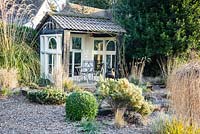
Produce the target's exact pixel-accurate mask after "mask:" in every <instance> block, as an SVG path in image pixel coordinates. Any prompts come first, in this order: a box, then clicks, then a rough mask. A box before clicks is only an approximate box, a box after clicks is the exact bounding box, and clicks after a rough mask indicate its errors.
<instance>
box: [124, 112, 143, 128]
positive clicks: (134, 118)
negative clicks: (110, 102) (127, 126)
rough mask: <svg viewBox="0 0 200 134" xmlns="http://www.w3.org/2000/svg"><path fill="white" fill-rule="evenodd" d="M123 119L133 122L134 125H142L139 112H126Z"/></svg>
mask: <svg viewBox="0 0 200 134" xmlns="http://www.w3.org/2000/svg"><path fill="white" fill-rule="evenodd" d="M126 114H127V113H126ZM125 119H126V121H127V122H128V123H131V124H135V125H136V126H144V122H143V117H142V115H141V114H139V113H136V112H132V111H131V112H128V115H126V118H125Z"/></svg>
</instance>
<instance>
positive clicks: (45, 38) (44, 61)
mask: <svg viewBox="0 0 200 134" xmlns="http://www.w3.org/2000/svg"><path fill="white" fill-rule="evenodd" d="M52 38H54V39H55V40H56V42H57V43H56V49H49V41H50V40H51V39H52ZM49 54H52V55H56V61H55V65H54V68H55V69H59V68H61V67H62V34H44V35H40V65H41V72H40V73H41V76H42V77H44V78H47V79H50V80H52V81H53V70H52V74H49ZM52 60H53V59H52ZM52 63H54V61H53V62H52Z"/></svg>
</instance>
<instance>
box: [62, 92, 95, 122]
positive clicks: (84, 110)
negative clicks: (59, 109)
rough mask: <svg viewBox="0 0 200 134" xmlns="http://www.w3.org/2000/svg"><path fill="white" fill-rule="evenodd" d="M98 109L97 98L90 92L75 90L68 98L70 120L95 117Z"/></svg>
mask: <svg viewBox="0 0 200 134" xmlns="http://www.w3.org/2000/svg"><path fill="white" fill-rule="evenodd" d="M97 111H98V103H97V100H96V98H95V96H94V95H93V94H92V93H90V92H87V91H82V92H81V91H79V92H73V93H71V94H70V95H69V96H68V97H67V99H66V118H67V119H69V120H73V121H80V120H81V119H82V118H86V119H94V118H95V116H96V115H97Z"/></svg>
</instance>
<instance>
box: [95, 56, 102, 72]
mask: <svg viewBox="0 0 200 134" xmlns="http://www.w3.org/2000/svg"><path fill="white" fill-rule="evenodd" d="M102 63H103V55H101V54H95V55H94V70H95V71H100V70H101V66H102V65H101V64H102Z"/></svg>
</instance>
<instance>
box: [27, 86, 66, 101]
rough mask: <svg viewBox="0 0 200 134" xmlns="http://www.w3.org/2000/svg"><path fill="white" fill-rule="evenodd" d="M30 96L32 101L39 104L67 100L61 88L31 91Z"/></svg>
mask: <svg viewBox="0 0 200 134" xmlns="http://www.w3.org/2000/svg"><path fill="white" fill-rule="evenodd" d="M28 98H29V100H30V101H32V102H36V103H39V104H58V105H59V104H63V103H65V100H66V95H65V93H64V92H63V91H62V90H59V89H44V90H40V91H31V92H29V93H28Z"/></svg>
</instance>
